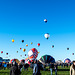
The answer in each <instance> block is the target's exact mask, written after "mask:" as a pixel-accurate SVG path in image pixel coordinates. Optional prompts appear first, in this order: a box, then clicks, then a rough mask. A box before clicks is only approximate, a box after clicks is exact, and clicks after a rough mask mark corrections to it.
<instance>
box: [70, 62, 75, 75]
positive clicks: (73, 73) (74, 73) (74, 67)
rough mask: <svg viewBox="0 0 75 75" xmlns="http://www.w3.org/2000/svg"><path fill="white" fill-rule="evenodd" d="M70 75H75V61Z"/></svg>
mask: <svg viewBox="0 0 75 75" xmlns="http://www.w3.org/2000/svg"><path fill="white" fill-rule="evenodd" d="M70 75H75V61H73V64H72V65H71V67H70Z"/></svg>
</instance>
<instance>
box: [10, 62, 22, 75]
mask: <svg viewBox="0 0 75 75" xmlns="http://www.w3.org/2000/svg"><path fill="white" fill-rule="evenodd" d="M20 74H21V72H20V69H18V64H17V63H16V62H13V66H12V67H11V69H10V75H20Z"/></svg>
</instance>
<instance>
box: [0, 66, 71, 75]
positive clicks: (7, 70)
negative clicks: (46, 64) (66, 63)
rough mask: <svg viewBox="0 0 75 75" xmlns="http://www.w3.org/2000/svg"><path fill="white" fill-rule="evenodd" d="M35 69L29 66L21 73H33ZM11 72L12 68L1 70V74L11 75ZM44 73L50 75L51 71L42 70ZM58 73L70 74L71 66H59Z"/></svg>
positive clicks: (28, 74)
mask: <svg viewBox="0 0 75 75" xmlns="http://www.w3.org/2000/svg"><path fill="white" fill-rule="evenodd" d="M32 73H33V71H32V69H31V68H28V71H27V70H22V73H21V75H32ZM9 74H10V69H5V70H3V69H2V70H0V75H9ZM41 74H42V75H50V71H41ZM53 75H55V71H53ZM57 75H70V73H69V68H67V67H66V68H61V67H58V72H57Z"/></svg>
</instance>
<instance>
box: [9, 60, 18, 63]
mask: <svg viewBox="0 0 75 75" xmlns="http://www.w3.org/2000/svg"><path fill="white" fill-rule="evenodd" d="M14 61H15V62H16V63H19V60H18V59H12V60H10V62H9V63H10V64H11V63H13V62H14Z"/></svg>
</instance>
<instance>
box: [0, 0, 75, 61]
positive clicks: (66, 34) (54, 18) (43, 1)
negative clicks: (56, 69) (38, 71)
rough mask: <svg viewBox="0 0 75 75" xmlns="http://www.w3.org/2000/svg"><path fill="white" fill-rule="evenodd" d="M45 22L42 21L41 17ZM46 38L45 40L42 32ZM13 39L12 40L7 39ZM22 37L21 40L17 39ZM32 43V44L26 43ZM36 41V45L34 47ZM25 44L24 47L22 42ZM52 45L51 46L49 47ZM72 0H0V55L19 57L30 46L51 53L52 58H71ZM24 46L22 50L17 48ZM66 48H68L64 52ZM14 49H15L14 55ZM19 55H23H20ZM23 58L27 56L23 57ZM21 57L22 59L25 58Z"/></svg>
mask: <svg viewBox="0 0 75 75" xmlns="http://www.w3.org/2000/svg"><path fill="white" fill-rule="evenodd" d="M45 18H46V19H47V20H48V22H47V23H45V22H44V19H45ZM45 33H49V34H50V38H49V39H48V40H46V39H45V37H44V34H45ZM12 39H14V40H15V42H14V43H12V42H11V40H12ZM23 39H24V40H25V42H24V43H21V40H23ZM31 42H33V45H31V44H30V43H31ZM37 43H40V44H41V45H40V47H37ZM26 44H28V45H29V46H28V47H25V45H26ZM52 45H54V46H55V47H54V48H51V46H52ZM74 45H75V1H74V0H1V1H0V51H2V50H3V51H4V53H3V54H0V56H2V57H3V58H5V57H6V54H5V53H6V52H8V53H9V55H11V56H10V57H9V58H10V59H12V58H18V59H22V58H23V57H24V54H28V51H29V50H30V49H31V48H34V47H35V48H36V49H37V50H38V51H39V52H40V53H39V55H38V58H37V59H39V58H40V57H41V56H42V55H44V54H49V55H52V56H53V57H54V58H55V59H56V60H59V59H61V60H64V59H65V58H70V59H71V60H74V59H75V57H74V56H75V55H74V56H73V55H72V53H75V46H74ZM20 47H22V48H26V52H25V53H24V52H23V51H22V50H19V48H20ZM67 47H69V48H70V50H69V51H67ZM16 51H19V53H18V54H17V53H16ZM20 55H23V57H20ZM26 57H27V56H26ZM26 57H25V58H26Z"/></svg>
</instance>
